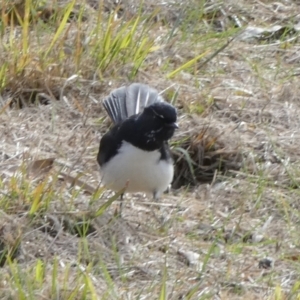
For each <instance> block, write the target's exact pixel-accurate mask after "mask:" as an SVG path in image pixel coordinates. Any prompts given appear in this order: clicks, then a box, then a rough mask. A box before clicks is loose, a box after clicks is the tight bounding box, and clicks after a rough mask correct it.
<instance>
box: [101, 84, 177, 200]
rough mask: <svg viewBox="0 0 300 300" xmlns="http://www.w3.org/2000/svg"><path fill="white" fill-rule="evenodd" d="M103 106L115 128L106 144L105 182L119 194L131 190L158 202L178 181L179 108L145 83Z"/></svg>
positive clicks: (112, 97) (120, 91)
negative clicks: (175, 139)
mask: <svg viewBox="0 0 300 300" xmlns="http://www.w3.org/2000/svg"><path fill="white" fill-rule="evenodd" d="M103 105H104V108H105V110H106V112H107V113H108V115H109V117H110V118H111V120H112V121H113V123H114V126H113V127H112V128H111V129H110V130H109V131H108V132H107V133H106V134H104V135H103V137H102V139H101V141H100V147H99V152H98V156H97V161H98V163H99V165H100V167H101V175H102V182H103V183H104V184H105V185H106V187H107V188H109V189H111V190H113V191H120V190H121V189H123V188H124V187H125V186H127V188H126V192H144V193H147V194H152V195H153V197H154V198H155V199H157V198H158V197H159V196H160V195H161V194H162V193H163V192H164V191H166V190H167V189H168V187H169V185H170V183H171V182H172V180H173V174H174V167H173V160H172V157H171V154H170V149H169V145H168V140H169V139H170V138H171V137H172V136H173V134H174V131H175V129H176V128H178V126H177V124H176V119H177V112H176V109H175V107H174V106H172V105H171V104H168V103H166V102H164V100H163V98H162V97H161V96H160V95H159V94H158V92H157V91H156V90H155V89H153V88H151V87H149V86H147V85H144V84H140V83H133V84H131V85H130V86H128V87H121V88H118V89H116V90H114V91H112V92H111V93H110V95H109V96H108V97H107V98H106V99H105V100H104V102H103Z"/></svg>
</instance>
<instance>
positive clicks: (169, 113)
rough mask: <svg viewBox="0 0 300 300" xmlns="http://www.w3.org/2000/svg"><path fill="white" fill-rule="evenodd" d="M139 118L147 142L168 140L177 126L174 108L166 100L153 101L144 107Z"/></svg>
mask: <svg viewBox="0 0 300 300" xmlns="http://www.w3.org/2000/svg"><path fill="white" fill-rule="evenodd" d="M139 120H140V122H139V123H140V125H141V127H142V130H143V132H144V135H145V136H146V137H147V138H149V142H164V141H168V140H169V139H170V138H171V137H172V136H173V134H174V132H175V129H177V128H178V125H177V123H176V121H177V111H176V108H175V107H174V106H173V105H171V104H169V103H166V102H155V103H153V104H152V105H150V106H147V107H145V109H144V111H143V112H142V114H141V115H140V116H139Z"/></svg>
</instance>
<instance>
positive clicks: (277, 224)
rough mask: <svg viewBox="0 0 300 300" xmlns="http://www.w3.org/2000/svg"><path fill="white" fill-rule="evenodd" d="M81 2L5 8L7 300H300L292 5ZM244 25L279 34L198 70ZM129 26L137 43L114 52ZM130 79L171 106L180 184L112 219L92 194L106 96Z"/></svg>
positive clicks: (1, 240)
mask: <svg viewBox="0 0 300 300" xmlns="http://www.w3.org/2000/svg"><path fill="white" fill-rule="evenodd" d="M20 2H22V1H15V3H20ZM30 2H31V1H28V0H27V1H25V2H24V3H25V4H24V5H25V6H24V7H25V8H24V10H25V11H26V7H27V6H26V5H28V4H30ZM68 2H69V1H68ZM80 2H81V1H78V2H76V1H74V3H73V2H72V5H73V6H71V4H69V6H67V9H64V7H65V6H64V3H63V1H61V3H58V4H59V5H58V7H59V8H57V7H56V6H55V5H54V4H55V3H56V2H53V3H48V4H49V5H47V4H46V6H45V7H40V8H35V9H36V10H37V11H38V12H39V13H37V14H35V15H33V16H31V17H30V18H28V19H27V20H28V24H26V22H23V23H22V18H21V21H18V22H17V21H14V22H15V24H13V22H12V21H10V20H11V19H10V15H9V13H10V12H11V11H12V7H9V2H6V6H5V10H2V22H1V26H2V27H1V33H2V42H1V46H0V59H1V61H2V65H0V84H1V86H0V88H1V94H0V96H1V98H0V101H1V108H0V141H1V143H0V176H1V177H0V187H1V190H0V192H1V194H0V211H1V218H0V219H1V221H0V254H1V260H0V265H1V272H0V298H1V299H54V298H56V299H157V298H159V299H299V296H298V294H300V293H299V287H300V280H299V275H300V263H299V261H300V250H299V247H300V240H299V230H300V225H299V224H300V214H299V190H298V188H299V182H300V181H299V178H300V173H299V167H300V154H299V151H298V148H299V140H300V136H299V135H300V134H299V130H298V127H299V121H300V118H299V113H298V112H299V110H300V107H299V106H300V104H299V103H300V102H299V94H300V88H299V82H298V76H299V54H298V53H299V43H297V39H298V32H297V31H293V30H290V31H287V28H291V26H293V25H295V24H297V23H298V22H299V18H300V16H299V15H297V14H296V12H298V11H299V4H297V2H295V1H285V2H284V3H279V2H275V1H274V2H273V1H256V0H251V1H238V2H237V1H219V2H218V3H216V2H215V1H196V0H194V1H193V0H190V1H187V2H186V3H181V4H180V3H176V2H175V3H173V2H172V1H167V2H166V1H164V2H161V3H159V4H156V5H155V4H154V3H151V2H149V3H148V2H147V3H145V4H144V7H143V10H142V12H143V17H142V14H140V15H139V11H140V8H139V5H138V4H137V3H139V1H138V0H131V1H128V3H127V4H121V5H120V6H116V7H115V6H114V4H113V2H109V1H104V2H103V3H102V2H100V4H101V3H102V4H101V5H100V6H99V3H98V1H86V3H84V4H83V5H82V6H80V5H79V3H80ZM7 3H8V4H7ZM10 4H12V2H11V3H10ZM33 4H34V2H33V3H31V5H33ZM2 8H3V6H2ZM68 8H69V11H68ZM113 9H116V10H117V14H118V16H119V19H110V18H109V12H110V11H112V10H113ZM29 11H30V14H32V10H28V9H27V12H29ZM46 13H48V14H47V18H46V20H45V19H43V20H44V21H43V22H42V20H41V18H42V17H41V16H45V14H46ZM20 15H22V14H20ZM25 15H26V14H25ZM66 16H67V17H68V18H66V20H65V21H64V17H66ZM70 16H71V17H72V18H71V17H70ZM137 16H139V17H138V18H137ZM14 18H15V17H14ZM70 18H71V19H75V20H77V21H73V22H69V21H70ZM25 19H26V17H25ZM14 20H15V19H14ZM23 20H24V18H23ZM67 21H68V22H67ZM135 21H137V23H136V24H137V28H136V31H135V32H133V31H132V30H133V29H132V28H133V27H134V24H135ZM45 22H46V23H45ZM99 22H101V23H100V24H101V26H102V27H103V30H102V29H101V28H102V27H101V26H100V25H99ZM122 22H124V23H122ZM240 23H241V24H242V26H245V27H246V26H248V25H249V26H250V25H251V26H256V27H261V28H266V27H269V26H273V25H281V26H283V27H284V29H285V30H282V29H281V31H280V30H277V31H273V33H272V34H268V35H266V34H264V35H263V36H261V38H253V39H245V34H241V35H239V36H237V37H236V38H235V39H234V40H233V41H232V42H231V43H230V44H229V45H228V46H227V47H225V49H223V51H221V52H220V53H218V55H216V56H214V57H212V58H211V59H210V60H209V61H208V62H207V63H206V64H204V65H203V64H202V63H203V61H204V60H205V59H206V58H207V57H209V56H213V53H214V52H215V51H217V49H220V48H221V47H222V46H223V45H225V44H226V43H227V42H228V40H230V38H231V37H232V36H236V35H237V31H240V29H238V28H236V27H238V26H239V24H240ZM61 24H62V25H61ZM105 24H111V26H112V31H109V32H108V31H107V27H105ZM121 24H122V26H121ZM126 26H127V27H126ZM100 27H101V28H100ZM120 28H125V29H126V30H127V33H134V34H132V35H130V34H129V35H128V36H127V37H128V39H129V37H130V38H131V40H130V43H128V44H126V47H125V48H126V49H125V48H124V49H123V48H122V47H121V48H120V49H119V50H118V51H117V50H115V55H114V56H113V57H108V56H105V53H106V54H107V52H105V51H102V50H101V49H102V48H103V47H104V48H105V46H106V47H108V49H109V51H113V50H112V49H116V48H112V45H113V43H109V42H108V40H109V39H111V41H113V39H115V40H114V41H116V44H118V43H122V42H123V40H122V38H121V37H118V33H119V32H120V30H121V29H120ZM105 30H106V31H105ZM103 32H104V33H105V32H106V42H103V40H101V41H100V37H101V34H103ZM58 33H59V34H58ZM102 37H103V35H102ZM123 37H124V35H123ZM146 38H147V39H146ZM100 42H101V43H100ZM143 43H145V44H143ZM142 44H143V45H144V46H141V45H142ZM118 45H120V44H118ZM135 45H138V47H135ZM20 49H22V51H21V50H20ZM128 49H129V51H128ZM101 51H102V52H101ZM134 51H137V52H134ZM138 51H141V52H138ZM100 52H101V53H100ZM137 53H139V54H137ZM100 54H101V55H102V56H100ZM134 54H136V55H134ZM103 55H104V56H103ZM195 58H197V59H195ZM174 70H178V71H176V72H175V73H174ZM131 81H140V82H145V83H148V84H149V85H151V86H154V87H156V88H157V89H158V90H161V91H163V90H165V89H167V90H166V91H165V92H164V95H165V98H166V99H167V100H168V101H171V102H173V103H174V105H176V107H177V108H178V111H179V125H180V130H179V132H178V134H177V136H176V137H175V138H174V140H173V149H174V156H175V160H176V168H177V169H176V176H175V183H174V187H175V188H176V189H173V190H172V191H171V193H170V194H166V195H164V197H163V199H161V201H160V202H159V203H152V202H151V199H145V198H143V196H142V195H127V196H126V201H125V205H124V210H123V217H122V218H116V217H115V210H116V209H117V208H118V203H117V202H115V201H114V200H115V199H114V198H111V195H110V193H109V192H107V191H103V189H101V188H99V182H100V173H99V170H98V166H97V163H96V153H97V151H98V145H99V140H100V138H101V135H102V134H103V133H104V132H105V131H106V130H107V128H108V126H109V123H108V121H107V119H106V118H105V114H104V112H103V109H102V106H101V100H102V99H103V97H104V96H105V95H107V94H108V93H109V92H110V91H111V90H112V89H113V88H115V87H117V86H119V85H121V84H127V83H129V82H131ZM107 201H109V203H108V204H110V203H111V202H112V204H111V205H110V206H109V208H108V209H106V210H105V212H103V211H102V210H100V211H99V207H101V205H103V203H107ZM95 212H98V214H97V213H96V214H95ZM5 260H6V261H5Z"/></svg>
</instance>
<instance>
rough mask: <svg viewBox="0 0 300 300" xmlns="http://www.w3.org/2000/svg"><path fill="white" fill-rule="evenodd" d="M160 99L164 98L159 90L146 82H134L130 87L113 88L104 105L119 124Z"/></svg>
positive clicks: (112, 118) (113, 119)
mask: <svg viewBox="0 0 300 300" xmlns="http://www.w3.org/2000/svg"><path fill="white" fill-rule="evenodd" d="M160 101H163V98H162V97H161V96H160V95H159V94H158V92H157V90H155V89H153V88H151V87H149V86H148V85H145V84H141V83H133V84H131V85H130V86H128V87H120V88H118V89H115V90H113V91H112V92H111V93H110V95H109V96H108V97H107V98H106V99H104V101H103V106H104V108H105V110H106V111H107V114H108V115H109V117H110V118H111V120H112V121H113V122H114V123H115V124H117V123H120V122H122V121H123V120H125V119H127V118H129V117H130V116H132V115H135V114H138V113H140V112H142V111H143V110H144V108H145V107H147V106H149V105H151V104H153V103H155V102H160Z"/></svg>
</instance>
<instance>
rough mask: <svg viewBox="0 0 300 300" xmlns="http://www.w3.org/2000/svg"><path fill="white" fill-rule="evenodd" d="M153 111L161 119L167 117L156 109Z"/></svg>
mask: <svg viewBox="0 0 300 300" xmlns="http://www.w3.org/2000/svg"><path fill="white" fill-rule="evenodd" d="M152 111H153V112H154V114H155V115H156V116H157V117H159V118H160V119H165V117H164V116H163V115H161V114H159V113H158V112H157V111H155V110H154V109H152Z"/></svg>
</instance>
